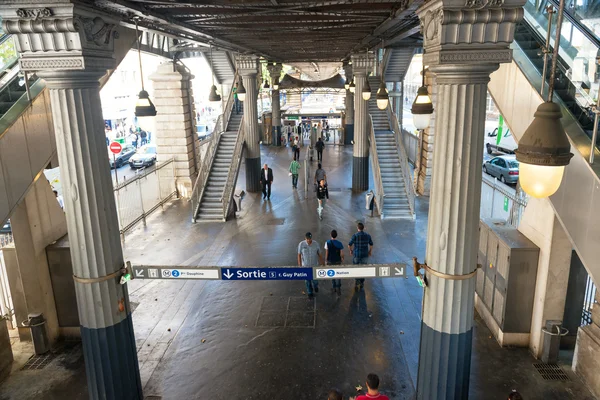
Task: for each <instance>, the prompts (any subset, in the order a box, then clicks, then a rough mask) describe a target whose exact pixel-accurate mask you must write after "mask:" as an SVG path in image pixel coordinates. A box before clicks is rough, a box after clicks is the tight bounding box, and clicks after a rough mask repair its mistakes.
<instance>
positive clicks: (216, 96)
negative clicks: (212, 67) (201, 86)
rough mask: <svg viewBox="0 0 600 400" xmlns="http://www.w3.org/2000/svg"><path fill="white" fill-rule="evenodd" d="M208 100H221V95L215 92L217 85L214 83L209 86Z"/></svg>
mask: <svg viewBox="0 0 600 400" xmlns="http://www.w3.org/2000/svg"><path fill="white" fill-rule="evenodd" d="M208 101H221V95H219V94H218V93H217V87H216V86H215V85H212V87H211V88H210V94H209V95H208Z"/></svg>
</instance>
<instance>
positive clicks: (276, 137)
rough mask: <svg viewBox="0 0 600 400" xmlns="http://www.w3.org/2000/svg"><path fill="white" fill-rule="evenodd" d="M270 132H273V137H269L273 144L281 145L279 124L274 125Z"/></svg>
mask: <svg viewBox="0 0 600 400" xmlns="http://www.w3.org/2000/svg"><path fill="white" fill-rule="evenodd" d="M271 132H273V134H272V136H273V138H272V139H271V140H273V146H281V126H274V127H273V128H272V129H271Z"/></svg>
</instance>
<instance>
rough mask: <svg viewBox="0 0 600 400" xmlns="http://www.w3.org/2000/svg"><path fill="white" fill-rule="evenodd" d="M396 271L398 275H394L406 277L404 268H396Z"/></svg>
mask: <svg viewBox="0 0 600 400" xmlns="http://www.w3.org/2000/svg"><path fill="white" fill-rule="evenodd" d="M394 270H396V273H395V274H394V275H404V267H400V268H398V267H394Z"/></svg>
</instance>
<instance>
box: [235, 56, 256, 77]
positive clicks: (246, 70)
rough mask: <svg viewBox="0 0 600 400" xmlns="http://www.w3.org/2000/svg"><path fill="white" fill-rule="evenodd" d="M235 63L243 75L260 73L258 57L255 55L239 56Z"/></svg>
mask: <svg viewBox="0 0 600 400" xmlns="http://www.w3.org/2000/svg"><path fill="white" fill-rule="evenodd" d="M235 65H236V67H237V70H238V72H239V74H240V75H241V76H246V77H247V76H254V75H256V74H258V58H257V57H256V56H253V55H245V56H239V57H237V59H236V60H235Z"/></svg>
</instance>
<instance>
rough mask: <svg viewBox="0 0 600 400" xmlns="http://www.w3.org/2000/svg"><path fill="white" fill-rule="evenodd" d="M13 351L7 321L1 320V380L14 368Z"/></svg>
mask: <svg viewBox="0 0 600 400" xmlns="http://www.w3.org/2000/svg"><path fill="white" fill-rule="evenodd" d="M12 363H13V352H12V347H11V345H10V336H9V335H8V326H7V325H6V321H3V320H0V382H2V381H3V380H4V378H6V377H7V376H8V375H9V374H10V371H11V369H12Z"/></svg>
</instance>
